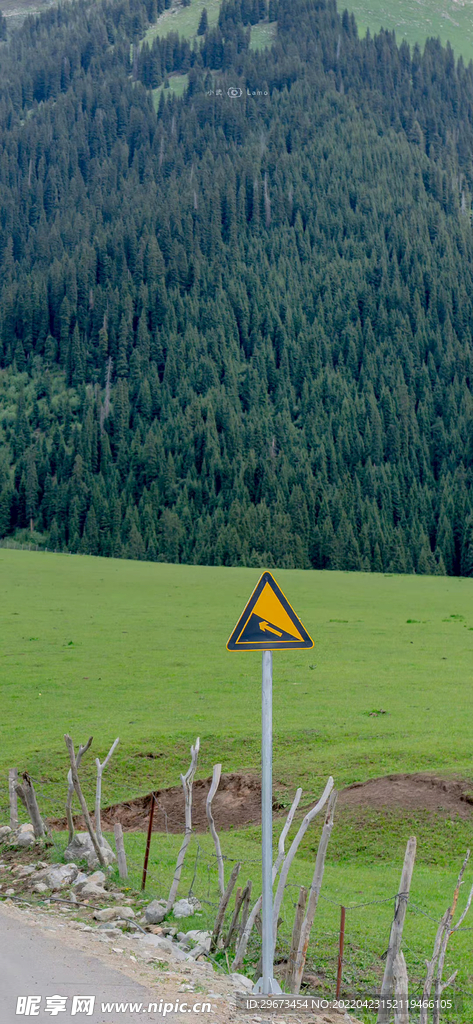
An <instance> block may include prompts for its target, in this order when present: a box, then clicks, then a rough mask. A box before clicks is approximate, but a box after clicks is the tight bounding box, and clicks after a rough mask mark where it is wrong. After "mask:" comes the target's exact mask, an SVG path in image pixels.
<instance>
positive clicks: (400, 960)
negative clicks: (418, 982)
mask: <svg viewBox="0 0 473 1024" xmlns="http://www.w3.org/2000/svg"><path fill="white" fill-rule="evenodd" d="M393 974H394V996H395V1002H394V1024H409V999H408V988H409V980H408V977H407V967H406V961H405V959H404V953H403V952H402V949H400V950H399V953H398V954H397V957H396V959H395V961H394V966H393Z"/></svg>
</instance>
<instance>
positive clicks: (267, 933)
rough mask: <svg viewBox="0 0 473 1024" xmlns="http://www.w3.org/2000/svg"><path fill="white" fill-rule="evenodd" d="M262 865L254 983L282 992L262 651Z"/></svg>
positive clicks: (268, 677)
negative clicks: (276, 955) (276, 968)
mask: <svg viewBox="0 0 473 1024" xmlns="http://www.w3.org/2000/svg"><path fill="white" fill-rule="evenodd" d="M261 761H262V787H261V820H262V833H263V835H262V868H263V907H262V926H263V927H262V932H263V957H262V963H263V975H262V977H261V978H260V979H259V981H257V983H256V985H255V992H259V993H261V995H264V996H266V995H271V993H273V994H274V993H280V992H281V988H280V986H279V984H278V982H277V981H276V980H275V978H273V945H274V942H273V655H272V652H271V651H263V689H262V751H261Z"/></svg>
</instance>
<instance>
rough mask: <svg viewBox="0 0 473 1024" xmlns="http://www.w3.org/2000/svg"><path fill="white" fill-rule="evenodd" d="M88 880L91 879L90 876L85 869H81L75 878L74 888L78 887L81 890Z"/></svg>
mask: <svg viewBox="0 0 473 1024" xmlns="http://www.w3.org/2000/svg"><path fill="white" fill-rule="evenodd" d="M88 881H89V876H88V875H86V874H84V872H83V871H79V874H78V875H77V878H75V879H74V881H73V883H72V885H73V887H74V889H78V890H79V889H81V888H82V886H83V885H86V883H87V882H88Z"/></svg>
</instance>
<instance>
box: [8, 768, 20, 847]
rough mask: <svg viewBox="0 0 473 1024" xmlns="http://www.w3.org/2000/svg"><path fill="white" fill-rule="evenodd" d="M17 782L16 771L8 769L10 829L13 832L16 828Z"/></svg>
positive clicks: (15, 769)
mask: <svg viewBox="0 0 473 1024" xmlns="http://www.w3.org/2000/svg"><path fill="white" fill-rule="evenodd" d="M17 782H18V769H17V768H10V771H9V772H8V793H9V797H10V828H11V830H12V831H13V832H14V831H15V829H16V828H18V797H17V793H16V789H15V787H16V784H17Z"/></svg>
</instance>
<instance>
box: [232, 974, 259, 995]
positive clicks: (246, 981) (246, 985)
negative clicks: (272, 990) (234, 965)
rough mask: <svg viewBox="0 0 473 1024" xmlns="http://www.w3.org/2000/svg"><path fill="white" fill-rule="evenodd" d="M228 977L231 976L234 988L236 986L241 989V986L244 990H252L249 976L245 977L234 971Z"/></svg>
mask: <svg viewBox="0 0 473 1024" xmlns="http://www.w3.org/2000/svg"><path fill="white" fill-rule="evenodd" d="M230 977H231V979H232V981H233V984H234V985H235V988H238V989H242V988H243V989H245V990H246V992H252V991H253V987H254V982H253V981H251V979H250V978H246V977H245V975H244V974H237V973H236V972H234V973H233V974H231V975H230Z"/></svg>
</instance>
